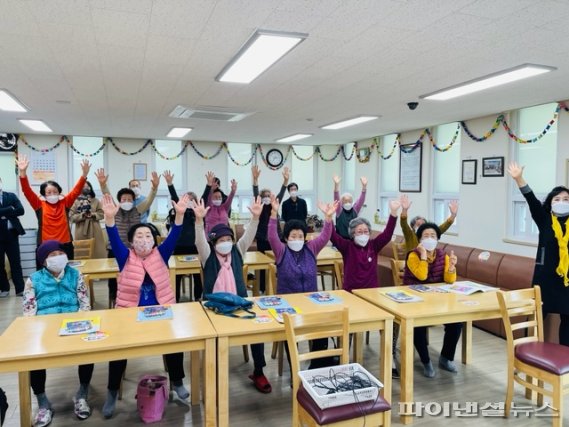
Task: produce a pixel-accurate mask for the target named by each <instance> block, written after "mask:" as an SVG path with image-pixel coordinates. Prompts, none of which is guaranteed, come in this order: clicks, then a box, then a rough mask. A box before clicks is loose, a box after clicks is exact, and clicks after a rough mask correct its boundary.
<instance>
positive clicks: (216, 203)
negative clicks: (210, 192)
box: [211, 199, 222, 206]
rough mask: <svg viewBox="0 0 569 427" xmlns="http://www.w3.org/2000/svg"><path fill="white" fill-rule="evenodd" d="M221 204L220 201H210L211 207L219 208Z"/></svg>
mask: <svg viewBox="0 0 569 427" xmlns="http://www.w3.org/2000/svg"><path fill="white" fill-rule="evenodd" d="M221 202H222V200H221V199H213V200H212V201H211V204H212V205H213V206H221Z"/></svg>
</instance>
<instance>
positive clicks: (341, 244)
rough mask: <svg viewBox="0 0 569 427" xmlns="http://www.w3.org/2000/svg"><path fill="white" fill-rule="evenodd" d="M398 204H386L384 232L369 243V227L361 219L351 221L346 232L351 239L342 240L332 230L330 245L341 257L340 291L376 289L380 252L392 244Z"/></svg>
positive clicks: (397, 202) (395, 202) (392, 202)
mask: <svg viewBox="0 0 569 427" xmlns="http://www.w3.org/2000/svg"><path fill="white" fill-rule="evenodd" d="M399 206H400V205H399V201H397V200H391V201H390V202H389V208H390V215H389V220H388V221H387V225H386V226H385V229H384V230H383V232H381V233H379V234H378V235H377V236H376V237H374V238H373V239H370V233H371V224H370V222H369V221H368V220H367V219H365V218H362V217H357V218H354V219H352V220H351V221H350V224H349V227H348V232H349V235H350V239H345V238H343V237H342V236H341V235H340V234H339V233H338V232H337V231H336V230H332V236H331V238H330V240H331V242H332V244H333V245H334V246H335V247H336V248H337V249H338V251H340V253H341V254H342V259H343V260H344V285H343V289H344V290H346V291H348V292H351V291H352V289H362V288H377V287H378V286H379V283H378V278H377V257H378V255H379V251H380V250H381V249H382V248H383V247H384V246H385V245H386V244H388V243H389V242H390V241H391V236H393V230H395V224H396V222H397V211H398V210H399Z"/></svg>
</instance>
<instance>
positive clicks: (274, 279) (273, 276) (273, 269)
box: [265, 264, 277, 295]
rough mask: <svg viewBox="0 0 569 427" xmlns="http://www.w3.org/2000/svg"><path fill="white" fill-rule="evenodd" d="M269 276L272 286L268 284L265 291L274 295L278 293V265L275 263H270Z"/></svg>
mask: <svg viewBox="0 0 569 427" xmlns="http://www.w3.org/2000/svg"><path fill="white" fill-rule="evenodd" d="M269 276H270V278H271V283H272V287H271V288H270V289H269V287H268V286H267V287H266V288H265V293H266V294H267V295H274V294H276V293H277V266H276V265H275V264H269ZM267 285H268V283H267Z"/></svg>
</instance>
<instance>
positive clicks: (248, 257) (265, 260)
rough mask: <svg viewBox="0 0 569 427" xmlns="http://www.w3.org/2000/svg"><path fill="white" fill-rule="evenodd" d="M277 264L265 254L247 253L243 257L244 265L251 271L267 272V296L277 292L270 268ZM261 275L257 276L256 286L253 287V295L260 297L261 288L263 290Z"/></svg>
mask: <svg viewBox="0 0 569 427" xmlns="http://www.w3.org/2000/svg"><path fill="white" fill-rule="evenodd" d="M274 262H275V260H274V258H271V257H270V256H268V255H265V254H264V253H263V252H245V255H244V256H243V264H244V265H246V266H247V267H248V269H249V270H253V271H257V270H264V271H265V285H266V288H265V293H266V294H267V295H272V294H273V293H274V292H275V290H274V286H275V284H274V283H273V279H272V277H271V274H270V272H269V266H270V265H271V264H273V263H274ZM260 279H261V278H260V275H259V274H255V285H254V287H253V295H254V296H259V295H260V288H261V285H260V283H261V281H260Z"/></svg>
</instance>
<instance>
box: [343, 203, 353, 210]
mask: <svg viewBox="0 0 569 427" xmlns="http://www.w3.org/2000/svg"><path fill="white" fill-rule="evenodd" d="M342 207H343V208H344V209H345V210H347V211H349V210H350V209H352V204H351V203H344V204H343V205H342Z"/></svg>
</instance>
